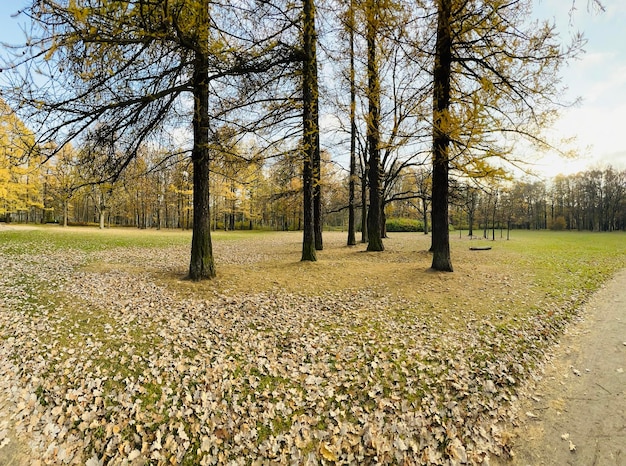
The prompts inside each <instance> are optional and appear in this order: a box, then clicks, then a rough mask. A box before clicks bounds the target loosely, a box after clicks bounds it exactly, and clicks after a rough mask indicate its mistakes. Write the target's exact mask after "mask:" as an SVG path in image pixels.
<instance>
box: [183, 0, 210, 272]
mask: <svg viewBox="0 0 626 466" xmlns="http://www.w3.org/2000/svg"><path fill="white" fill-rule="evenodd" d="M198 14H200V15H203V16H204V15H206V18H204V17H203V18H201V19H200V24H202V25H206V30H204V27H203V28H202V31H201V32H200V36H201V39H200V41H199V42H200V43H199V45H198V50H196V56H195V60H194V72H193V78H192V79H193V82H192V85H193V98H194V99H193V100H194V112H193V149H192V151H191V160H192V163H193V233H192V237H191V261H190V264H189V278H190V279H192V280H202V279H207V278H213V277H215V261H214V259H213V245H212V244H211V209H210V198H209V168H210V154H209V72H208V62H209V60H208V55H207V48H208V25H209V20H208V14H209V6H208V0H202V7H201V8H200V9H199V13H198Z"/></svg>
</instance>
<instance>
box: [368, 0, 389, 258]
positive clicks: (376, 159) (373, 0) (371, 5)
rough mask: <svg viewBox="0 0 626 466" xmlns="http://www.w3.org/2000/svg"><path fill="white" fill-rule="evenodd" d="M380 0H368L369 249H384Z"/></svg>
mask: <svg viewBox="0 0 626 466" xmlns="http://www.w3.org/2000/svg"><path fill="white" fill-rule="evenodd" d="M378 3H379V2H378V0H366V1H365V21H366V32H365V41H366V43H367V102H368V111H367V118H366V124H367V130H366V134H367V147H368V160H367V166H368V171H369V173H368V182H369V209H368V211H367V235H368V240H369V242H368V244H367V250H368V251H383V250H384V249H385V247H384V245H383V240H382V238H383V231H382V208H383V203H382V176H381V161H380V92H381V90H380V76H379V73H378V70H379V57H378V53H377V47H378V40H377V39H378V34H379V33H378V29H379V26H380V24H379V21H380V19H379V5H378Z"/></svg>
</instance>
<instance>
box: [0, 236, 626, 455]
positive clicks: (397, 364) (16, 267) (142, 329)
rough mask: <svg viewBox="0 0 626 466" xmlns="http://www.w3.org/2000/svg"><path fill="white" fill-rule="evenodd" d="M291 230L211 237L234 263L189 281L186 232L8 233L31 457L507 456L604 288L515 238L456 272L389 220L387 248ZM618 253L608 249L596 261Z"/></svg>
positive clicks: (8, 314) (16, 420) (4, 350)
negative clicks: (113, 237) (60, 238)
mask: <svg viewBox="0 0 626 466" xmlns="http://www.w3.org/2000/svg"><path fill="white" fill-rule="evenodd" d="M24 238H25V239H24ZM44 238H45V236H44ZM297 239H298V238H297V237H296V236H294V235H289V234H266V235H256V236H250V237H249V238H247V239H243V240H241V239H240V240H232V241H221V242H220V241H219V240H218V241H216V246H215V249H216V256H217V262H218V266H219V265H221V266H222V270H223V273H224V276H225V277H226V278H221V279H219V280H218V281H216V282H213V283H212V284H206V283H203V284H200V285H194V284H192V283H189V282H183V281H180V280H178V279H177V278H176V277H178V278H180V277H181V276H182V275H183V274H184V270H185V264H186V261H187V260H188V257H187V255H188V247H187V246H185V247H183V246H176V245H174V246H163V245H159V246H157V247H145V246H143V245H140V246H132V245H131V246H129V245H122V246H116V247H113V246H110V247H101V248H98V247H93V248H89V247H72V245H71V241H70V245H69V246H64V245H62V246H60V245H59V244H58V243H57V242H55V241H42V240H41V237H38V238H37V241H35V240H32V241H29V240H28V237H27V236H25V237H23V238H21V239H19V240H17V239H15V238H13V237H11V238H5V241H4V242H2V243H0V262H1V263H2V272H1V275H0V343H1V346H0V361H1V362H0V364H1V365H2V370H1V371H0V373H2V374H3V375H1V376H0V397H2V398H4V399H5V400H8V401H9V402H10V404H8V405H5V408H4V411H6V412H5V413H4V418H5V419H10V421H11V426H12V429H13V430H14V431H15V436H16V438H17V439H18V441H19V442H22V443H24V444H25V445H26V446H27V450H28V452H29V453H28V454H29V455H30V457H31V458H32V459H33V460H38V461H40V464H87V465H90V466H92V465H98V464H201V465H204V464H233V465H236V464H489V460H490V458H493V457H494V455H495V456H506V455H507V453H508V451H509V449H510V447H511V443H510V440H511V439H510V434H509V432H508V428H507V426H510V425H511V423H512V422H514V419H515V400H516V399H517V396H519V393H520V390H521V389H522V388H521V387H522V386H523V383H522V382H523V381H524V380H525V379H526V378H528V377H531V376H532V369H533V368H534V367H535V366H536V365H537V364H538V363H539V362H540V361H541V360H542V356H543V351H544V350H545V349H546V345H547V343H549V342H550V341H552V339H553V338H554V336H555V335H557V334H558V332H559V329H560V328H561V327H562V326H563V325H564V324H565V323H566V322H567V321H568V320H569V319H570V318H571V316H572V315H573V312H572V311H573V308H574V305H575V304H577V303H579V302H580V300H582V299H583V298H584V296H586V294H587V293H588V292H589V290H590V289H592V288H593V286H592V285H590V284H588V283H587V282H583V281H581V280H579V282H580V286H579V287H578V288H576V287H570V288H565V291H566V292H567V293H564V292H563V290H561V291H560V292H559V287H558V286H551V287H549V286H546V285H545V283H543V281H545V280H546V279H545V275H541V273H539V272H532V270H531V269H532V266H536V267H538V268H541V267H542V266H543V267H545V268H547V267H549V266H547V265H546V262H545V260H546V259H545V258H544V259H543V262H541V264H540V263H539V262H537V264H535V263H533V261H534V260H536V259H532V257H533V256H532V254H530V255H520V256H519V258H520V261H521V260H522V259H521V258H522V257H526V258H527V259H526V260H527V261H528V264H526V265H522V266H519V267H521V268H519V269H515V268H511V265H510V260H511V257H516V256H514V255H515V254H517V253H516V252H515V251H513V252H511V253H510V254H513V255H511V256H505V259H498V260H501V261H502V262H499V263H498V260H496V263H492V261H493V256H492V257H491V258H489V259H488V260H487V261H486V262H487V264H486V265H481V264H480V263H479V262H480V261H481V260H484V257H485V256H482V257H481V258H480V259H476V258H474V257H472V256H471V255H463V254H462V253H459V254H458V257H459V261H460V265H459V269H460V270H461V272H455V274H456V275H455V274H447V275H441V274H435V273H426V272H424V271H425V270H426V268H427V267H428V261H429V257H428V254H426V253H425V252H423V251H422V250H421V249H420V248H423V247H424V246H425V245H426V242H425V239H424V238H421V237H419V238H418V237H416V236H415V235H396V237H395V238H393V239H392V240H389V241H388V242H387V243H386V245H387V248H388V251H386V252H385V253H383V254H381V255H378V256H377V255H372V254H368V253H364V252H362V249H363V247H361V246H360V247H358V248H356V249H354V248H353V249H348V248H344V247H343V241H345V238H344V235H343V234H342V235H339V234H328V235H327V236H326V238H325V240H326V241H327V243H326V244H327V251H324V253H322V255H321V261H320V263H319V264H299V263H297V259H298V258H299V256H298V255H297V247H298V244H297ZM459 241H460V240H459ZM407 244H409V245H410V246H408V247H407ZM459 244H460V243H459ZM500 244H504V243H500ZM455 247H456V246H455ZM458 247H459V248H460V247H462V248H463V249H464V250H465V248H466V247H467V243H463V245H462V246H458ZM294 251H295V254H294ZM324 254H325V255H324ZM621 254H624V251H618V254H616V253H615V252H613V253H611V254H607V257H603V260H602V261H601V264H602V267H601V272H602V274H600V276H606V275H608V274H609V273H610V271H611V270H614V269H615V268H616V267H618V266H619V264H623V255H621ZM496 257H497V256H496ZM472 260H474V261H476V263H473V264H472V263H471V261H472ZM549 260H552V261H556V262H559V259H558V257H557V258H555V257H552V259H549ZM579 260H580V259H576V261H579ZM281 261H282V262H281ZM507 261H508V262H507ZM385 263H387V266H385ZM281 264H282V265H281ZM389 264H391V265H389ZM542 264H543V265H542ZM548 264H549V261H548ZM529 265H530V267H529ZM585 267H586V268H585V270H588V268H589V267H588V266H585ZM598 267H599V266H598ZM359 268H360V270H359ZM365 268H367V270H368V271H367V272H366V271H365ZM281 270H282V272H281ZM377 270H378V272H377ZM403 270H404V271H405V273H404V274H403V273H402V271H403ZM598 270H600V268H599V269H598ZM285 271H286V272H285ZM218 272H219V270H218ZM518 272H519V273H518ZM522 272H523V273H522ZM566 272H567V271H566ZM377 273H378V274H380V275H381V276H382V275H383V274H385V277H384V279H383V278H381V280H379V281H377V280H375V278H376V276H377ZM411 275H413V277H412V278H411ZM597 275H598V274H596V276H597ZM346 276H348V277H353V278H351V279H350V281H349V283H350V285H349V286H347V285H346V284H345V283H344V282H343V281H342V277H344V279H345V277H346ZM358 277H361V279H362V280H363V281H362V282H359V281H358V280H357V278H358ZM520 277H521V278H520ZM355 280H357V281H355ZM367 280H369V282H370V284H368V281H367ZM596 280H599V279H598V278H597V277H596ZM411 282H412V283H413V288H412V289H411V290H410V291H409V290H408V288H407V289H405V287H408V286H409V285H410V283H411ZM490 287H492V288H493V289H492V290H490ZM477 290H479V291H477ZM562 294H567V296H565V297H564V296H562ZM570 295H573V296H575V298H574V299H571V296H570ZM494 297H495V298H494ZM0 420H1V418H0ZM1 440H2V439H0V441H1Z"/></svg>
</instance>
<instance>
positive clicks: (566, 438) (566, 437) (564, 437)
mask: <svg viewBox="0 0 626 466" xmlns="http://www.w3.org/2000/svg"><path fill="white" fill-rule="evenodd" d="M561 438H562V439H563V440H569V434H567V433H565V434H563V435H561Z"/></svg>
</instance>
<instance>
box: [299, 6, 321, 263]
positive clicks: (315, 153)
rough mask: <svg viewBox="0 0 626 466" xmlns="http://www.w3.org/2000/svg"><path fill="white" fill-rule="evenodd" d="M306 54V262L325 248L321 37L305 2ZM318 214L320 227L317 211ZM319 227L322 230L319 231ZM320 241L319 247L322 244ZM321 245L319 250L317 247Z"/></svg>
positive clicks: (304, 238) (304, 235)
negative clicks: (321, 197)
mask: <svg viewBox="0 0 626 466" xmlns="http://www.w3.org/2000/svg"><path fill="white" fill-rule="evenodd" d="M302 33H303V46H304V47H303V55H304V59H303V61H302V91H303V93H302V97H303V101H302V106H303V112H302V118H303V142H302V146H303V148H302V150H303V164H304V165H303V169H302V179H303V188H304V196H303V197H304V234H303V240H302V260H303V261H316V260H317V256H316V254H315V250H316V249H321V223H319V222H320V220H319V218H320V217H319V215H320V214H319V213H321V204H319V202H320V200H319V199H318V200H315V199H314V198H315V197H316V194H315V193H316V192H319V191H318V189H319V174H320V166H319V159H320V146H319V144H320V142H319V122H318V115H319V104H318V98H319V92H318V84H317V52H316V50H317V48H316V45H317V35H316V32H315V5H314V2H313V0H303V9H302ZM316 211H318V212H319V213H318V223H317V228H316V224H315V216H316V214H315V212H316ZM318 228H319V229H320V230H319V231H318ZM318 242H319V244H318ZM317 246H319V248H318V247H317Z"/></svg>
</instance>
